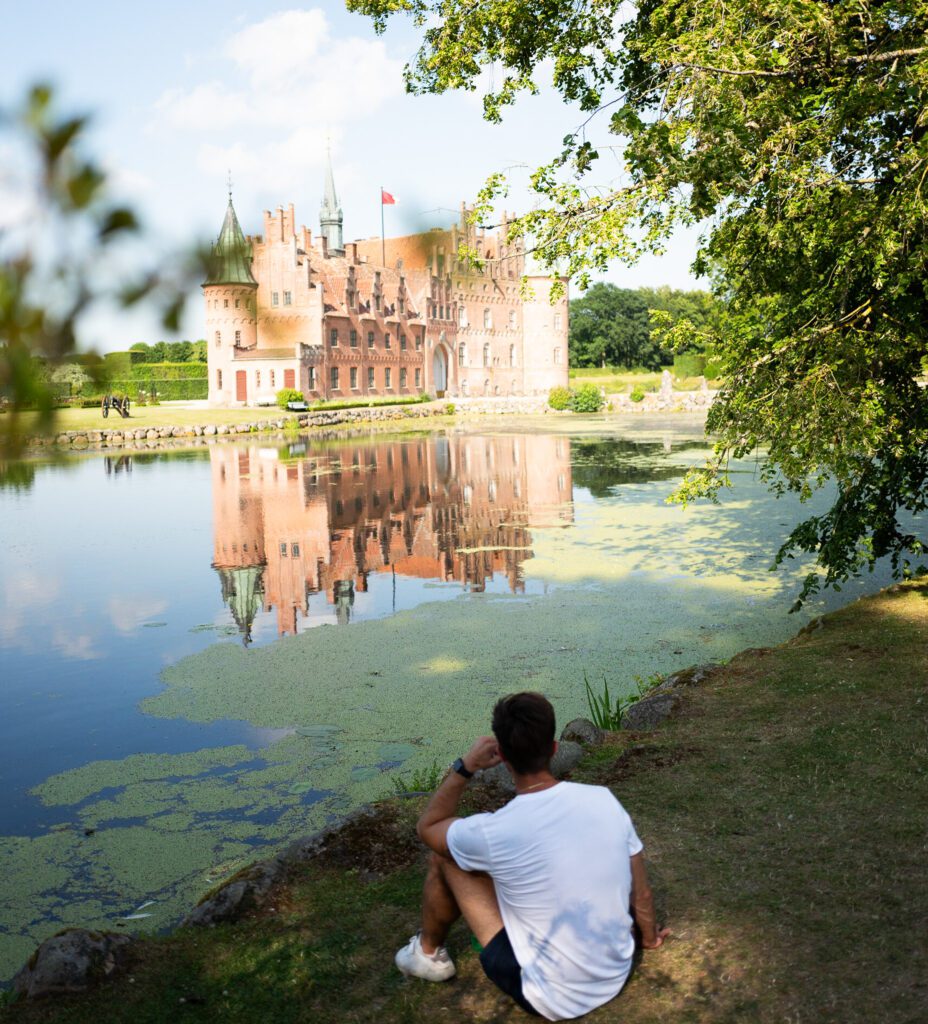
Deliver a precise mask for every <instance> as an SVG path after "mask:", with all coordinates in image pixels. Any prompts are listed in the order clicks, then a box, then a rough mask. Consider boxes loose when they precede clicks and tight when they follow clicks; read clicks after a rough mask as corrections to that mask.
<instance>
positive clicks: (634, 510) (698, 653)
mask: <svg viewBox="0 0 928 1024" xmlns="http://www.w3.org/2000/svg"><path fill="white" fill-rule="evenodd" d="M562 422H563V421H562ZM571 422H573V429H574V431H575V433H574V436H570V435H568V434H567V433H566V432H565V433H561V434H555V433H547V434H539V433H532V432H528V431H521V430H519V429H505V430H501V431H499V432H496V433H479V432H476V431H460V432H454V433H449V434H432V435H422V436H415V437H404V438H394V439H381V438H371V439H369V440H364V441H357V442H346V441H341V442H320V441H319V440H318V439H313V440H309V439H301V440H300V441H298V442H295V443H292V442H290V443H288V442H285V441H283V440H279V441H276V442H270V441H262V442H260V443H250V444H232V443H229V444H216V445H213V446H212V447H209V448H202V449H197V450H192V451H185V452H181V453H164V454H150V455H148V454H146V455H135V454H134V455H126V456H122V457H113V456H111V457H104V456H102V455H88V456H84V457H81V458H75V459H73V460H69V461H67V462H65V463H64V464H61V465H55V466H51V465H40V464H36V465H35V466H34V472H32V471H31V470H30V471H29V472H26V473H24V474H23V475H22V476H21V478H20V481H21V483H20V486H19V487H18V488H8V489H6V490H2V491H0V535H2V537H3V555H2V561H0V707H2V717H0V783H2V786H3V803H2V810H0V863H2V864H3V867H4V870H3V871H2V872H0V915H2V918H0V978H8V977H9V976H10V974H11V973H12V972H13V970H15V968H16V967H17V966H18V965H19V964H20V963H21V962H22V960H23V959H24V958H25V957H26V956H27V955H28V954H29V952H30V951H31V949H32V948H33V946H34V945H35V943H36V942H38V941H40V940H41V939H42V938H43V937H46V936H47V935H49V934H51V933H53V932H54V931H56V930H58V929H59V928H60V927H62V926H65V925H70V924H80V925H87V926H98V927H99V926H104V927H113V926H114V925H115V926H126V925H125V923H124V922H120V921H119V918H120V917H123V916H126V915H128V914H131V913H132V911H133V910H134V909H135V908H136V907H137V906H139V905H140V904H141V903H142V902H145V901H147V900H150V899H153V900H155V901H156V902H155V903H154V904H153V905H152V906H151V907H149V908H148V912H151V913H152V914H153V916H152V918H150V919H147V920H146V921H145V922H133V923H132V926H136V925H140V924H141V925H143V926H150V927H152V928H161V927H166V926H168V925H169V924H171V923H172V922H173V921H175V920H177V918H178V917H179V916H180V915H181V914H182V913H183V912H184V910H185V909H186V908H187V907H189V906H190V904H191V903H192V902H193V901H194V900H195V898H196V897H197V895H199V894H200V893H201V892H202V891H203V890H204V889H205V888H207V887H208V886H209V885H211V884H213V883H214V882H215V880H216V879H219V878H221V877H223V876H224V875H225V874H228V873H229V872H230V871H232V870H234V869H235V868H236V867H238V866H240V865H241V864H243V863H247V861H248V860H249V859H252V858H253V857H254V856H255V855H256V852H255V851H256V850H257V851H258V853H257V855H260V851H261V849H262V848H272V847H276V846H279V845H280V844H282V843H284V842H286V841H287V840H288V839H289V838H293V837H294V836H296V835H299V834H302V833H305V832H307V831H312V830H314V829H317V828H319V827H322V826H323V825H325V824H326V823H327V822H330V821H332V820H336V819H337V818H338V817H339V816H340V815H342V814H344V813H345V812H346V811H347V810H348V809H350V808H351V807H353V806H356V805H357V804H358V803H361V802H364V801H366V800H370V799H373V798H376V797H378V796H381V795H384V794H385V793H387V792H390V791H391V789H392V783H391V778H392V775H393V774H396V773H402V772H406V773H409V772H411V771H413V770H415V769H416V768H425V767H429V766H431V765H432V764H435V763H445V762H446V761H450V760H451V759H452V758H453V756H454V755H455V754H457V753H460V751H461V750H462V749H463V748H464V745H465V744H466V743H467V742H468V740H469V738H470V737H471V736H473V735H474V734H476V733H479V732H483V731H485V730H486V719H487V714H488V709H489V707H490V706H491V704H492V702H493V700H494V699H495V698H496V697H497V696H499V695H500V694H502V693H505V692H510V691H511V690H513V689H519V688H538V689H542V690H544V691H545V692H546V693H548V694H549V695H550V696H551V697H552V699H553V700H554V701H555V705H556V707H557V709H558V713H559V717H560V720H561V721H566V720H567V718H569V717H573V716H574V715H576V714H579V713H582V712H583V711H584V710H585V708H584V699H583V673H584V672H586V673H587V674H588V676H589V677H590V678H591V679H593V680H599V679H601V678H603V677H606V678H608V679H609V681H610V688H611V689H613V691H615V690H621V689H622V688H623V687H625V688H627V687H630V686H631V685H632V682H633V679H634V676H635V675H641V676H647V675H649V674H651V673H652V672H655V671H659V672H664V671H669V670H671V669H673V668H675V667H682V666H683V665H686V664H691V663H693V662H697V661H704V660H708V659H711V658H723V657H728V656H730V655H731V654H733V653H735V652H736V651H737V650H739V649H741V648H743V647H746V646H757V645H760V644H766V643H774V642H778V641H780V640H782V639H785V638H786V637H788V636H790V635H792V634H793V633H794V632H795V631H796V630H797V629H798V628H799V627H800V626H801V625H802V624H803V622H804V621H806V620H807V619H808V617H810V616H811V615H812V614H816V613H818V612H819V611H820V610H821V609H822V608H823V607H825V606H826V602H823V601H819V602H817V603H816V604H815V605H813V606H810V608H809V609H807V610H806V611H805V612H804V613H803V615H802V616H799V617H797V616H792V617H789V616H787V614H786V611H787V609H788V607H789V604H790V602H791V598H792V597H793V596H795V593H796V591H797V590H798V580H799V578H800V576H801V568H800V567H797V568H796V569H795V570H794V571H793V572H792V575H786V574H784V573H777V574H770V573H769V572H768V571H767V567H768V565H769V563H770V561H771V558H772V554H773V552H774V551H775V549H776V547H777V546H778V545H779V543H780V542H781V541H782V539H783V537H784V536H785V534H786V533H787V532H788V528H789V526H791V525H792V523H793V522H794V520H795V518H796V516H797V514H798V510H797V508H796V507H795V505H794V504H792V503H790V502H789V501H780V502H776V501H774V500H773V499H772V498H771V497H770V496H769V495H767V494H766V492H765V491H764V490H763V488H762V487H761V486H760V485H759V483H758V482H757V480H756V478H755V475H754V467H753V466H751V465H743V466H741V467H739V470H740V472H739V474H738V476H737V480H738V482H737V485H736V488H735V490H734V492H732V493H731V494H730V495H726V500H725V501H724V502H723V504H722V505H721V506H719V507H712V506H706V507H704V508H698V509H694V510H691V511H687V512H683V511H681V510H680V509H678V508H671V507H668V506H666V505H665V504H664V502H663V498H664V496H665V495H666V493H667V492H668V490H669V489H670V487H671V486H672V482H673V481H674V480H675V479H678V478H679V476H680V474H681V473H682V471H683V469H684V468H685V466H686V465H688V464H690V463H692V462H694V461H701V459H702V457H703V456H704V454H705V450H704V445H703V442H702V440H701V438H700V436H699V432H698V430H696V429H695V428H693V429H690V430H687V429H680V428H678V427H670V426H668V427H667V429H666V430H662V431H659V432H657V433H648V432H647V431H642V430H641V429H640V428H639V430H638V431H637V432H636V433H634V434H632V435H630V436H625V437H617V436H614V435H608V434H603V433H602V431H603V429H604V428H603V427H602V426H601V425H598V426H594V427H590V428H588V429H586V430H585V431H582V432H581V431H580V430H579V426H578V425H577V424H576V422H575V421H571ZM885 580H886V574H885V573H878V574H877V575H876V576H874V577H870V578H868V579H867V580H866V581H863V582H862V583H860V584H856V585H854V586H852V587H851V588H850V590H849V591H846V592H845V593H844V594H842V595H841V597H840V600H842V601H844V600H847V599H849V598H850V597H851V596H854V595H855V594H857V593H860V592H862V590H863V589H864V587H866V588H867V589H870V590H872V589H875V588H876V587H878V586H880V585H881V584H882V583H884V582H885Z"/></svg>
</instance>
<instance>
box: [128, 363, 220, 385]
mask: <svg viewBox="0 0 928 1024" xmlns="http://www.w3.org/2000/svg"><path fill="white" fill-rule="evenodd" d="M128 376H129V378H130V379H131V380H138V381H146V380H159V381H162V380H200V379H202V380H206V379H207V377H208V371H207V367H206V363H135V364H134V365H133V366H132V367H131V370H130V372H129V374H128Z"/></svg>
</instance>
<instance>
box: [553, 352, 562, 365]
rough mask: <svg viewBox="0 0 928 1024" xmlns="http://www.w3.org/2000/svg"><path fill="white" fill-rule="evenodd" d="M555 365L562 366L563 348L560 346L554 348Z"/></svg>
mask: <svg viewBox="0 0 928 1024" xmlns="http://www.w3.org/2000/svg"><path fill="white" fill-rule="evenodd" d="M554 365H555V366H560V365H561V350H560V348H556V349H555V350H554Z"/></svg>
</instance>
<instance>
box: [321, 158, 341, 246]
mask: <svg viewBox="0 0 928 1024" xmlns="http://www.w3.org/2000/svg"><path fill="white" fill-rule="evenodd" d="M342 220H343V217H342V208H341V207H340V206H339V205H338V196H336V194H335V178H334V176H333V175H332V154H331V152H329V151H327V152H326V166H325V195H324V196H323V199H322V206H321V208H320V211H319V227H320V229H321V233H322V235H323V237H324V238H325V240H326V246H327V249H328V251H329V252H330V253H332V254H333V255H335V256H344V255H345V243H344V242H343V241H342Z"/></svg>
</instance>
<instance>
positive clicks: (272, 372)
mask: <svg viewBox="0 0 928 1024" xmlns="http://www.w3.org/2000/svg"><path fill="white" fill-rule="evenodd" d="M271 387H274V371H273V370H271Z"/></svg>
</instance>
